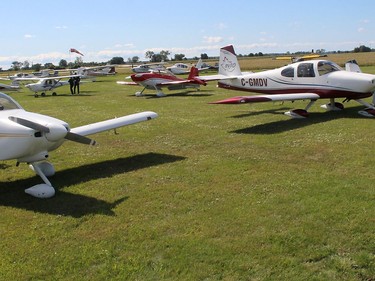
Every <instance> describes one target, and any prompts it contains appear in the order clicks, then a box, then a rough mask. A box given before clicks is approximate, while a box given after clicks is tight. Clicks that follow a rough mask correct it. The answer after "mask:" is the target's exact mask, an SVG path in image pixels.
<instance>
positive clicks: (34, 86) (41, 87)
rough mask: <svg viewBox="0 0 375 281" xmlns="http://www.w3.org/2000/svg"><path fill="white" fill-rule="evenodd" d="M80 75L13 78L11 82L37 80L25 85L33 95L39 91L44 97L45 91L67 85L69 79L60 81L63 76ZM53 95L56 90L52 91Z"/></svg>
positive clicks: (36, 94)
mask: <svg viewBox="0 0 375 281" xmlns="http://www.w3.org/2000/svg"><path fill="white" fill-rule="evenodd" d="M79 76H80V75H67V76H56V77H46V78H39V77H33V78H17V79H15V80H13V83H17V82H20V81H37V82H35V83H28V84H26V85H25V87H26V88H28V89H29V90H30V91H32V92H33V93H34V96H35V97H38V93H39V92H42V93H41V96H42V97H44V96H45V95H46V93H45V92H46V91H52V90H54V89H56V88H58V87H61V86H65V85H69V81H67V80H66V81H61V79H64V78H71V77H79ZM52 95H53V96H56V95H57V94H56V92H53V93H52Z"/></svg>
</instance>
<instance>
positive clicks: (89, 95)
mask: <svg viewBox="0 0 375 281" xmlns="http://www.w3.org/2000/svg"><path fill="white" fill-rule="evenodd" d="M89 92H94V91H82V92H80V93H79V94H74V95H72V94H70V93H68V94H59V93H57V94H56V95H55V96H53V95H52V94H47V93H46V95H45V96H41V95H40V94H38V96H37V97H36V98H41V99H45V98H58V97H91V96H92V95H91V94H89ZM29 96H30V97H34V95H29Z"/></svg>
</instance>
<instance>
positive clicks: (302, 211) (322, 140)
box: [0, 66, 375, 280]
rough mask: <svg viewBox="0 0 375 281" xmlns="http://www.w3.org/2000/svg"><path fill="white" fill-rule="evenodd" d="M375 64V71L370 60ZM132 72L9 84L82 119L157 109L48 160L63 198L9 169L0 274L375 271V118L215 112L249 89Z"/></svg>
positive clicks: (153, 276) (79, 276)
mask: <svg viewBox="0 0 375 281" xmlns="http://www.w3.org/2000/svg"><path fill="white" fill-rule="evenodd" d="M363 70H364V71H365V72H369V73H375V68H374V67H371V66H368V67H365V68H363ZM125 75H127V74H126V73H124V72H121V73H120V74H117V75H116V76H114V77H105V78H99V79H98V80H100V81H98V82H94V83H87V84H82V85H81V94H80V95H79V96H70V95H69V94H68V92H69V87H62V88H59V89H58V90H57V92H58V96H56V97H52V96H50V95H48V96H47V97H45V98H42V97H40V98H34V97H33V94H32V93H31V92H29V91H28V90H27V89H26V90H22V91H20V92H17V93H11V94H10V95H11V96H12V97H14V98H15V99H16V100H17V101H18V102H19V103H20V104H21V105H22V106H23V107H24V108H25V109H26V110H29V111H35V112H38V113H42V114H47V115H51V116H54V117H56V118H59V119H62V120H65V121H67V122H68V123H69V124H70V126H71V127H76V126H81V125H84V124H88V123H91V122H96V121H100V120H104V119H108V118H113V117H115V116H122V115H127V114H131V113H135V112H140V111H145V110H152V111H155V112H157V113H158V114H159V117H158V118H157V119H155V120H151V121H149V122H143V123H139V124H136V125H132V126H129V127H124V128H121V129H118V130H117V132H118V134H115V133H114V132H113V131H111V132H104V133H101V134H97V135H94V136H92V138H94V139H95V140H96V141H97V142H98V143H99V145H98V146H96V147H88V146H84V145H81V144H77V143H73V142H66V143H65V144H64V145H63V146H62V147H60V148H59V149H58V150H56V151H54V152H51V153H50V159H49V160H50V161H51V163H53V164H54V166H55V168H56V170H57V172H56V175H55V176H54V177H52V178H51V179H50V180H51V182H52V184H53V185H54V187H55V188H56V189H57V192H56V196H55V197H54V198H51V199H48V200H38V199H36V198H33V197H30V196H28V195H26V194H25V193H24V189H25V188H27V187H30V186H32V185H34V184H37V183H40V182H41V180H40V178H39V177H37V176H35V175H34V174H33V172H32V171H31V170H30V169H29V168H28V167H27V166H26V165H25V164H21V165H20V166H19V167H16V166H15V161H2V162H1V163H0V165H1V170H0V173H1V175H0V214H1V215H0V237H1V239H0V249H1V251H0V280H73V279H76V280H374V278H375V242H374V225H375V207H374V199H375V197H374V194H375V192H374V191H375V189H374V184H373V182H372V181H373V179H374V167H375V160H374V159H375V158H374V157H373V151H374V139H375V130H374V120H373V119H369V118H365V117H361V116H360V115H358V114H357V111H358V110H361V109H362V106H360V105H359V104H357V103H356V102H349V103H345V107H346V108H345V110H344V111H342V112H325V111H324V110H323V109H321V108H320V107H319V105H321V104H323V103H326V102H327V101H326V100H320V101H318V102H317V103H316V104H315V105H314V106H313V107H312V108H311V109H310V117H309V118H308V119H305V120H291V119H289V118H288V117H287V116H285V115H284V114H283V112H285V111H287V110H289V109H293V108H303V107H305V105H306V102H303V101H296V102H294V103H288V102H285V103H283V104H279V103H275V104H273V103H259V104H253V105H251V106H248V105H228V106H224V105H210V104H208V103H209V102H212V101H216V100H221V99H224V98H228V97H231V96H236V95H241V92H233V91H226V90H223V89H218V88H216V87H215V83H210V84H209V85H208V86H206V87H202V88H201V91H199V92H196V91H191V92H187V91H173V92H169V91H168V90H166V91H165V92H166V93H167V97H165V98H155V97H154V95H153V94H154V93H152V91H149V90H148V91H146V92H145V93H146V96H145V97H135V96H134V93H135V92H136V91H137V90H140V89H141V88H140V87H138V88H137V87H131V86H128V87H127V86H121V85H117V84H116V83H115V81H117V80H123V79H124V76H125Z"/></svg>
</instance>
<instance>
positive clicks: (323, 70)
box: [318, 61, 341, 76]
mask: <svg viewBox="0 0 375 281" xmlns="http://www.w3.org/2000/svg"><path fill="white" fill-rule="evenodd" d="M339 70H341V68H340V66H338V65H337V64H335V63H333V62H330V61H320V62H319V63H318V72H319V75H320V76H322V75H325V74H328V73H331V72H333V71H339Z"/></svg>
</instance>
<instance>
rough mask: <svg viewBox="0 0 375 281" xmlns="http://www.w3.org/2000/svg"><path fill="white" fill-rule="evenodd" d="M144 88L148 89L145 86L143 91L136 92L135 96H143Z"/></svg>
mask: <svg viewBox="0 0 375 281" xmlns="http://www.w3.org/2000/svg"><path fill="white" fill-rule="evenodd" d="M144 90H146V87H144V88H143V90H142V91H140V92H136V93H135V96H136V97H143V92H144Z"/></svg>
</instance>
